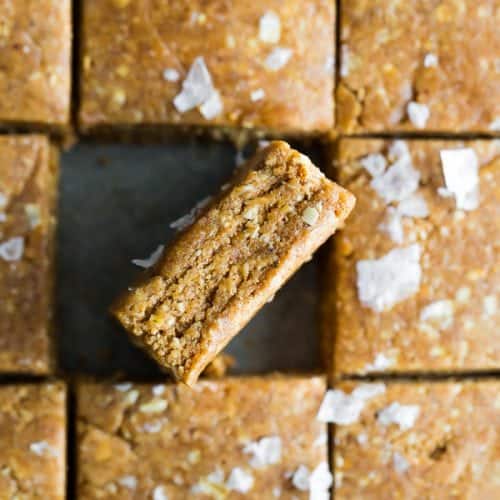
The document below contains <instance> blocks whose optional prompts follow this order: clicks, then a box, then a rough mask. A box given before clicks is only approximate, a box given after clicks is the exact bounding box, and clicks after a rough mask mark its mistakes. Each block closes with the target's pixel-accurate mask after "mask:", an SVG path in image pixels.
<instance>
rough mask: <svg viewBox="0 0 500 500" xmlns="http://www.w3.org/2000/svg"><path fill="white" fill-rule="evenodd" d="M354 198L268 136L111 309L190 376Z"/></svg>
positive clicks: (180, 375) (161, 357) (165, 361)
mask: <svg viewBox="0 0 500 500" xmlns="http://www.w3.org/2000/svg"><path fill="white" fill-rule="evenodd" d="M353 205H354V197H353V196H352V195H351V194H350V193H349V192H348V191H346V190H345V189H343V188H341V187H340V186H338V185H336V184H334V183H333V182H331V181H329V180H328V179H326V178H325V176H324V175H323V174H322V173H321V172H320V171H319V170H318V169H317V168H316V167H315V166H314V165H313V164H312V163H311V161H310V160H309V159H308V158H307V157H306V156H304V155H302V154H300V153H298V152H297V151H295V150H293V149H292V148H291V147H290V146H289V145H288V144H286V143H285V142H280V141H276V142H272V143H271V144H270V145H269V146H267V147H265V148H263V149H261V150H259V151H258V152H257V154H256V155H255V156H254V157H253V158H252V159H251V160H249V162H248V163H247V164H246V165H245V166H244V167H243V168H242V169H241V171H240V172H239V173H238V174H237V176H236V178H235V180H234V182H233V183H232V184H231V186H230V187H229V188H228V189H227V190H225V191H223V192H222V194H221V196H220V197H219V198H218V199H216V200H215V201H214V202H213V203H212V204H211V206H210V207H208V209H206V211H205V212H204V213H203V214H202V215H201V216H200V217H199V218H198V220H196V222H195V223H194V224H193V225H192V226H191V227H189V228H188V229H187V230H186V231H185V232H183V233H182V234H181V235H180V236H179V238H178V239H177V240H176V241H175V242H174V243H173V244H172V245H171V246H170V247H169V248H168V249H167V251H166V252H165V253H164V255H163V256H162V257H161V258H160V260H159V262H158V263H157V264H156V265H155V266H154V267H153V269H151V270H150V272H149V273H148V274H147V275H146V276H145V277H144V278H143V279H142V280H141V281H140V282H139V283H138V284H137V285H136V286H134V287H132V288H131V290H130V291H128V292H126V293H125V294H124V295H123V296H122V297H121V298H120V299H119V300H118V301H117V302H116V303H115V304H114V306H113V307H112V313H113V314H114V316H115V317H116V318H117V319H118V320H119V321H120V322H121V323H122V325H123V326H124V327H125V328H126V329H127V330H128V331H129V332H130V333H131V334H132V336H133V338H134V339H135V340H136V342H137V343H138V344H139V345H141V346H142V347H144V348H145V349H146V350H147V351H148V352H149V353H150V354H151V355H152V356H153V357H154V358H155V359H156V360H157V361H158V363H160V364H161V365H163V366H164V367H166V368H168V369H169V370H171V372H172V373H173V375H174V376H175V377H176V378H177V379H178V380H181V381H183V382H185V383H186V384H192V383H193V382H195V381H196V379H197V378H198V376H199V374H200V372H201V371H202V370H203V369H204V368H205V366H206V365H207V364H208V363H209V362H210V361H211V360H212V359H213V358H214V357H215V356H216V354H217V353H219V352H220V351H221V350H222V349H223V348H224V347H225V345H226V344H227V343H228V342H229V341H230V340H231V339H232V338H233V337H234V336H235V335H236V334H237V333H238V332H239V331H240V330H241V329H242V328H243V327H244V326H245V324H246V323H247V322H248V321H249V320H250V319H251V318H252V317H253V316H254V315H255V314H256V313H257V311H258V310H259V309H260V308H261V307H262V306H263V305H264V304H265V303H266V302H267V301H269V300H270V299H271V298H272V297H273V296H274V294H275V293H276V292H277V291H278V290H279V288H280V287H281V286H282V285H283V284H284V283H285V281H286V280H287V279H288V278H289V277H290V276H291V275H292V274H293V273H294V272H295V271H296V270H297V269H298V268H299V267H300V266H301V265H302V264H303V263H304V262H306V261H307V260H309V259H310V257H311V256H312V254H313V253H314V252H315V250H316V249H317V248H318V247H319V246H320V245H321V244H322V243H323V242H324V241H325V240H326V239H327V238H328V237H329V236H330V235H332V234H333V233H334V232H335V230H336V229H337V228H338V227H340V226H342V225H343V223H344V220H345V219H346V217H347V216H348V215H349V213H350V211H351V210H352V208H353Z"/></svg>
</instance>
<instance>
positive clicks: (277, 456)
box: [243, 436, 281, 469]
mask: <svg viewBox="0 0 500 500" xmlns="http://www.w3.org/2000/svg"><path fill="white" fill-rule="evenodd" d="M243 453H247V454H249V455H252V457H251V458H250V462H249V463H250V465H251V466H252V467H254V468H256V469H258V468H261V467H266V466H267V465H272V464H277V463H278V462H279V461H280V460H281V438H280V437H279V436H267V437H263V438H262V439H260V440H259V441H252V442H250V443H248V444H246V445H245V447H244V448H243Z"/></svg>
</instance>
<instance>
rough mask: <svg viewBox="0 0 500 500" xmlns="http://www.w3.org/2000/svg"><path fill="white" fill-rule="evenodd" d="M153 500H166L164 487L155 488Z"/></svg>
mask: <svg viewBox="0 0 500 500" xmlns="http://www.w3.org/2000/svg"><path fill="white" fill-rule="evenodd" d="M153 500H168V495H167V490H166V489H165V486H157V487H156V488H155V489H154V490H153Z"/></svg>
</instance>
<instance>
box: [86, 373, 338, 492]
mask: <svg viewBox="0 0 500 500" xmlns="http://www.w3.org/2000/svg"><path fill="white" fill-rule="evenodd" d="M325 388H326V387H325V380H324V378H323V377H315V376H313V377H311V376H277V375H272V376H266V377H241V378H226V379H223V380H220V381H219V380H218V381H207V380H205V381H200V382H198V383H197V384H196V385H195V386H194V388H193V389H191V388H188V387H186V386H183V385H174V384H165V385H164V384H157V385H150V384H132V383H121V384H116V385H111V384H88V383H83V384H81V385H80V386H79V388H78V392H77V418H78V420H77V435H78V437H77V447H78V451H77V453H78V464H77V469H78V481H77V496H78V498H79V499H82V500H83V499H95V498H101V499H106V500H111V499H122V498H144V499H146V498H147V499H151V498H154V499H165V498H169V499H182V498H193V499H198V498H199V499H200V500H201V499H204V498H207V499H208V498H213V499H226V498H227V499H228V500H229V499H236V498H245V499H249V500H251V499H254V500H262V499H272V498H282V499H285V498H288V499H291V498H296V499H297V500H299V499H300V500H306V499H308V498H309V491H308V490H309V489H312V488H314V489H315V490H321V491H317V493H318V495H319V493H323V494H324V495H325V496H324V497H321V498H326V495H327V492H328V489H329V487H330V485H331V475H330V472H329V470H328V463H327V462H328V460H327V439H326V438H327V427H326V425H325V424H324V423H322V422H320V421H319V420H318V419H317V418H316V415H317V412H318V409H319V405H320V403H321V399H322V398H323V395H324V391H325ZM318 498H319V497H318Z"/></svg>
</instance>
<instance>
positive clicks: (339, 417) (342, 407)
mask: <svg viewBox="0 0 500 500" xmlns="http://www.w3.org/2000/svg"><path fill="white" fill-rule="evenodd" d="M384 392H385V385H384V384H361V385H360V386H358V387H356V388H355V389H354V390H353V391H352V392H351V394H346V393H345V392H344V391H342V390H340V389H330V390H328V391H327V392H326V394H325V397H324V399H323V402H322V403H321V406H320V408H319V411H318V415H317V417H316V418H317V419H318V420H319V421H320V422H325V423H330V424H332V423H334V424H340V425H348V424H353V423H354V422H357V421H358V419H359V416H360V414H361V412H362V411H363V408H364V407H365V403H366V402H367V401H368V400H370V399H372V398H374V397H375V396H377V395H379V394H383V393H384Z"/></svg>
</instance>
